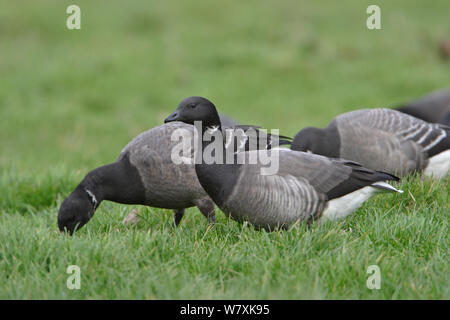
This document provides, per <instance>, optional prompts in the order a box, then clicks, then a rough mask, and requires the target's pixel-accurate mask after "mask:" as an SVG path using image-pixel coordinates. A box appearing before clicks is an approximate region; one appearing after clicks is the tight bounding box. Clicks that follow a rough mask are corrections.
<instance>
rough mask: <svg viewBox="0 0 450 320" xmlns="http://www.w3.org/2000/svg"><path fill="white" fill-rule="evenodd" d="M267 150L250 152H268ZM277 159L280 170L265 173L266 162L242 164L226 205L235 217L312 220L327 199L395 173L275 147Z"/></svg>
mask: <svg viewBox="0 0 450 320" xmlns="http://www.w3.org/2000/svg"><path fill="white" fill-rule="evenodd" d="M264 152H266V151H250V152H247V154H248V155H249V156H250V155H251V154H252V153H253V154H254V153H258V154H257V155H258V156H261V154H262V156H264V154H263V153H264ZM270 156H271V157H272V158H273V161H276V159H277V158H278V161H279V166H278V170H277V172H276V173H275V174H270V175H266V174H264V173H265V172H267V171H265V170H261V169H262V168H263V167H264V166H263V165H260V164H247V165H243V166H242V167H241V173H240V176H239V179H238V182H237V184H236V186H235V188H234V190H233V192H232V193H231V194H230V196H229V198H228V199H227V200H226V201H225V202H224V204H223V208H222V210H223V211H224V212H225V213H230V215H231V216H232V217H234V218H236V219H249V220H251V221H252V222H253V223H254V224H257V225H263V226H264V225H269V226H272V227H275V226H280V225H285V224H290V223H293V222H295V221H297V220H307V221H308V220H310V219H315V218H316V217H318V216H320V214H321V213H322V211H323V209H324V207H325V205H326V203H327V201H328V200H330V199H334V198H337V197H340V196H343V195H345V194H348V193H350V192H352V191H354V190H358V189H360V188H362V187H364V186H367V185H371V184H372V183H374V182H377V181H384V180H394V179H396V177H394V176H391V175H388V174H385V173H381V172H377V171H373V170H369V169H366V168H363V167H361V166H360V165H359V164H357V163H355V162H348V161H345V160H340V159H330V158H326V157H323V156H319V155H315V154H309V153H304V152H297V151H291V150H283V149H280V150H273V151H271V152H270Z"/></svg>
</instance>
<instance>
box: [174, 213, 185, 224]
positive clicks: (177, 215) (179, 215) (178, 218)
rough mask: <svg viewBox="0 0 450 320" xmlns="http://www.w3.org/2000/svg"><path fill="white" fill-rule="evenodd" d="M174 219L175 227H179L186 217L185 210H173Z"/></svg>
mask: <svg viewBox="0 0 450 320" xmlns="http://www.w3.org/2000/svg"><path fill="white" fill-rule="evenodd" d="M173 213H174V215H173V218H174V220H175V227H178V225H179V224H180V222H181V219H183V216H184V209H175V210H173Z"/></svg>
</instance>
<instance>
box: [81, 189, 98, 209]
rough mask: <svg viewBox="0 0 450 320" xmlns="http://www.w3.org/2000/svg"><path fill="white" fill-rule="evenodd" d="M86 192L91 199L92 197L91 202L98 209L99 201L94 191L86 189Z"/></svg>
mask: <svg viewBox="0 0 450 320" xmlns="http://www.w3.org/2000/svg"><path fill="white" fill-rule="evenodd" d="M84 190H85V191H86V193H87V194H88V195H89V197H91V201H92V203H93V204H94V208H97V204H98V201H97V198H96V197H95V194H93V193H92V191H91V190H89V189H84Z"/></svg>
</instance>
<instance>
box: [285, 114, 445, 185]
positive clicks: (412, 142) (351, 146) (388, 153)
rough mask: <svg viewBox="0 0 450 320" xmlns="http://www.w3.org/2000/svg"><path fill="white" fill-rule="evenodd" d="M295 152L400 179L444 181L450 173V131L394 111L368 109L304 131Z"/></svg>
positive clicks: (301, 132)
mask: <svg viewBox="0 0 450 320" xmlns="http://www.w3.org/2000/svg"><path fill="white" fill-rule="evenodd" d="M291 149H292V150H297V151H310V152H312V153H315V154H320V155H324V156H327V157H339V158H344V159H348V160H352V161H356V162H358V163H360V164H361V165H363V166H365V167H367V168H370V169H373V170H381V171H386V172H388V173H391V174H396V175H400V176H404V175H406V174H408V173H411V172H414V171H423V172H424V174H425V175H427V176H434V177H435V178H440V177H442V176H445V175H446V174H447V173H448V171H449V168H450V167H449V166H450V150H449V149H450V128H449V127H446V126H444V125H440V124H434V123H428V122H425V121H422V120H420V119H417V118H415V117H412V116H409V115H407V114H404V113H401V112H398V111H395V110H391V109H381V108H380V109H363V110H356V111H352V112H348V113H344V114H341V115H339V116H337V117H336V118H334V120H333V121H331V122H330V123H329V125H328V126H327V127H326V128H325V129H319V128H314V127H308V128H305V129H302V130H301V131H300V132H298V133H297V135H296V136H295V137H294V141H293V143H292V146H291Z"/></svg>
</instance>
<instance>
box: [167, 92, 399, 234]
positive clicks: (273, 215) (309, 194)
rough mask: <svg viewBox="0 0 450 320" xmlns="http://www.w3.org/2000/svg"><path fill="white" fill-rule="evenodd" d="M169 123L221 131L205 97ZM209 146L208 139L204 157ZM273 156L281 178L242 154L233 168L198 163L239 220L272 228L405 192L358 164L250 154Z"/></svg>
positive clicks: (284, 152)
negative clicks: (245, 161) (377, 196)
mask: <svg viewBox="0 0 450 320" xmlns="http://www.w3.org/2000/svg"><path fill="white" fill-rule="evenodd" d="M165 121H166V122H171V121H183V122H185V123H189V124H193V123H194V121H202V135H201V136H204V135H205V134H208V133H209V132H211V131H214V130H217V129H220V127H221V123H220V119H219V116H218V113H217V110H216V108H215V106H214V105H213V104H212V102H210V101H209V100H207V99H205V98H201V97H190V98H186V99H184V100H183V101H181V103H180V104H179V106H178V108H177V109H176V110H175V112H174V113H172V114H171V115H170V116H169V117H168V118H167V119H166V120H165ZM221 143H222V148H223V154H225V146H224V142H223V141H222V142H221ZM209 144H210V142H209V141H207V139H203V140H202V143H201V146H202V147H201V151H202V153H203V152H204V151H205V149H206V148H207V147H208V145H209ZM267 153H270V155H271V156H273V157H272V159H275V161H276V159H277V160H278V164H279V166H278V168H279V169H278V172H276V173H275V174H271V175H265V174H264V175H263V174H262V173H261V170H262V168H263V166H262V165H261V164H259V163H256V164H242V163H241V164H239V163H238V162H237V158H238V154H235V159H234V160H235V161H234V162H233V163H231V164H228V163H227V164H220V163H217V162H216V163H210V164H207V163H206V162H201V163H196V164H195V171H196V173H197V177H198V180H199V181H200V184H201V185H202V187H203V188H204V189H205V191H206V192H207V193H208V195H209V196H210V197H211V198H212V199H213V200H214V202H215V203H216V204H217V205H218V206H219V208H220V209H221V210H222V211H223V212H224V213H225V214H227V215H229V216H231V217H232V218H233V219H235V220H238V221H243V220H247V221H249V222H250V223H252V224H254V225H255V226H258V227H262V228H267V229H273V228H276V227H283V228H286V227H288V226H289V225H292V224H294V223H295V222H296V221H308V222H310V221H313V220H318V219H336V218H340V217H345V216H346V215H348V214H350V213H352V212H353V211H354V210H356V209H357V208H358V207H359V206H361V204H362V203H363V202H364V201H365V200H367V199H368V198H370V197H371V196H372V195H374V194H376V193H378V192H380V191H397V192H401V191H399V190H397V189H395V188H394V187H392V186H390V185H389V184H387V183H385V182H384V181H388V180H398V178H396V177H395V176H392V175H390V174H387V173H383V172H377V171H373V170H369V169H366V168H363V167H361V166H360V165H359V164H357V163H353V162H348V161H344V160H338V159H329V158H326V157H323V156H319V155H313V154H309V153H304V152H297V151H292V150H288V149H273V150H271V151H264V150H257V151H249V152H244V154H245V155H246V156H248V157H251V156H258V157H259V156H264V155H267ZM223 163H224V162H223Z"/></svg>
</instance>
